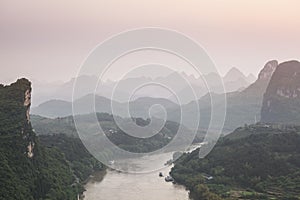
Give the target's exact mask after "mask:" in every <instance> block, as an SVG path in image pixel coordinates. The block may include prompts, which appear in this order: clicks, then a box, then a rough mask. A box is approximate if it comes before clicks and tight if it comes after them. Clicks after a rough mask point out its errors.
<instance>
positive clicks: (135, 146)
mask: <svg viewBox="0 0 300 200" xmlns="http://www.w3.org/2000/svg"><path fill="white" fill-rule="evenodd" d="M91 116H92V115H81V116H80V117H81V120H80V121H81V122H84V123H83V124H81V125H82V126H84V127H85V128H86V129H89V127H91V129H92V128H94V127H95V126H97V125H98V124H95V123H92V120H90V118H91ZM97 118H98V121H99V123H100V125H101V128H102V129H103V131H104V132H105V134H106V136H107V137H108V138H109V139H110V141H111V142H113V143H114V144H115V145H117V146H119V147H120V148H123V149H125V150H127V151H130V152H137V153H141V152H151V151H155V150H157V149H160V148H161V147H163V146H165V145H166V144H168V143H169V142H170V141H171V140H172V138H173V137H174V136H175V135H176V133H177V130H178V127H179V124H178V123H176V122H170V121H167V122H166V123H165V126H164V127H163V128H162V130H161V131H160V132H159V133H158V134H155V135H154V136H152V137H149V138H137V137H132V136H130V135H128V134H126V133H125V132H124V131H122V130H121V129H120V128H118V126H117V124H116V122H115V120H114V117H113V116H112V115H110V114H107V113H97ZM129 120H130V121H131V122H132V120H134V122H135V123H136V124H137V125H139V126H145V125H147V124H149V122H150V120H144V119H141V118H134V119H122V118H120V121H122V123H123V124H125V125H126V123H127V122H128V121H129ZM31 121H32V124H33V127H34V129H35V131H36V133H37V134H38V135H40V136H41V135H45V134H46V135H57V134H64V135H68V136H72V137H78V135H77V132H76V128H75V125H74V120H73V117H72V116H70V117H65V118H56V119H48V118H43V117H40V116H32V119H31ZM189 132H190V131H189V130H188V129H186V134H189ZM182 140H185V138H182Z"/></svg>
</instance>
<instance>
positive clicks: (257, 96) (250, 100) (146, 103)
mask: <svg viewBox="0 0 300 200" xmlns="http://www.w3.org/2000/svg"><path fill="white" fill-rule="evenodd" d="M277 65H278V62H277V61H275V60H273V61H269V62H268V63H266V65H265V66H264V67H263V69H262V70H261V72H260V73H259V76H258V78H257V80H256V81H255V82H254V83H252V84H251V85H249V86H248V87H247V88H245V89H241V91H234V92H229V93H227V94H226V96H227V110H226V115H227V116H226V119H225V126H224V132H230V131H232V130H234V129H235V128H236V127H238V126H240V125H243V124H245V123H248V124H251V123H256V122H257V121H259V120H260V111H261V106H262V100H263V94H264V92H265V90H266V88H267V86H268V83H269V81H270V79H271V76H272V74H273V72H274V70H275V69H276V67H277ZM178 76H180V75H179V74H177V73H173V74H170V75H168V76H167V78H166V79H163V78H161V77H159V78H156V79H157V80H159V81H160V82H163V81H170V80H172V79H174V80H177V78H178ZM215 76H216V74H209V75H207V76H206V78H207V82H211V83H212V84H213V81H214V80H215ZM234 77H235V78H234ZM185 78H187V79H189V80H190V82H191V83H194V86H195V85H196V84H195V83H196V82H197V79H196V78H195V77H194V76H186V77H185ZM225 78H226V79H227V80H232V81H231V83H234V82H235V81H236V82H241V81H240V80H245V79H246V78H247V77H246V76H242V73H241V72H239V71H238V70H237V69H232V70H230V72H228V74H227V75H226V76H225ZM225 78H224V79H225ZM160 79H162V80H160ZM136 80H138V81H139V83H142V81H143V80H145V78H130V79H128V80H127V79H126V80H124V83H122V84H121V87H127V85H126V84H125V82H126V81H128V83H129V85H130V84H131V85H132V84H134V83H135V81H136ZM170 82H171V83H173V84H174V85H175V86H176V82H175V81H170ZM177 82H178V81H177ZM242 82H243V83H245V82H244V81H242ZM227 83H229V82H227ZM111 84H113V83H111ZM124 85H125V86H124ZM233 85H235V87H236V88H239V87H237V85H238V84H233ZM111 87H112V86H111ZM178 87H179V88H180V85H179V86H178ZM195 87H198V88H200V87H201V86H195ZM195 89H197V88H195ZM215 90H217V89H216V88H215ZM198 91H203V90H200V89H198ZM182 92H183V94H182V95H181V97H182V96H183V97H184V96H185V95H184V93H185V94H186V96H188V95H187V94H190V93H188V92H189V91H187V90H184V89H183V90H182ZM201 95H202V94H201ZM223 95H224V94H217V93H214V92H211V93H207V94H206V95H204V96H203V97H201V98H199V100H198V103H199V106H200V111H201V112H200V114H201V120H200V126H199V127H200V129H204V130H205V129H207V127H208V125H209V122H210V117H211V108H212V107H211V106H212V105H211V96H213V97H214V100H215V104H214V108H213V109H215V110H216V111H217V112H216V115H215V120H222V119H221V117H222V114H221V111H220V112H218V110H220V109H221V106H222V105H223V103H224V102H222V98H223ZM170 99H172V98H170ZM74 102H75V104H76V105H78V108H79V109H78V110H77V111H78V113H77V114H88V113H91V112H94V107H93V95H86V96H85V97H82V98H79V99H77V100H75V101H74ZM111 103H113V106H114V114H115V115H119V116H123V117H124V116H126V117H128V116H127V115H126V113H127V107H128V103H122V102H119V101H111V100H110V99H108V98H105V97H101V96H96V101H95V108H96V111H97V112H107V113H112V111H111ZM155 104H160V105H163V107H165V108H166V111H167V116H168V120H171V121H175V122H180V107H179V106H178V104H175V103H173V102H172V101H170V100H167V99H164V98H152V97H140V98H137V99H136V100H134V99H133V100H132V101H130V103H129V105H130V107H129V109H130V114H131V115H132V116H133V117H142V118H144V119H146V118H149V117H150V116H149V109H150V107H151V106H153V105H155ZM61 105H65V107H64V108H63V107H62V106H61ZM195 105H196V101H192V102H189V103H187V104H184V105H182V107H183V109H184V110H187V111H188V112H189V113H190V114H189V115H187V117H189V116H190V117H193V116H195V114H196V113H195V112H196V110H195V109H194V108H195ZM55 108H59V109H55ZM32 113H33V114H37V115H41V116H45V117H52V118H53V117H65V116H68V115H72V110H71V102H66V101H58V100H55V101H49V102H46V103H44V104H41V105H40V106H38V107H35V108H33V109H32ZM151 114H153V115H154V116H156V117H158V118H163V116H164V113H163V112H161V111H159V110H153V111H152V113H151ZM189 121H190V122H191V123H192V121H193V120H192V119H191V120H188V119H187V120H185V123H184V125H185V126H187V127H190V126H191V124H190V123H189ZM215 128H216V127H215Z"/></svg>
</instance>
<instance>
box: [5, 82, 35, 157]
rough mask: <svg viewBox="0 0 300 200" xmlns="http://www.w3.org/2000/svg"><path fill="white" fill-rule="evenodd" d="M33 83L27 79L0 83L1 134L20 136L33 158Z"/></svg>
mask: <svg viewBox="0 0 300 200" xmlns="http://www.w3.org/2000/svg"><path fill="white" fill-rule="evenodd" d="M30 105H31V83H30V82H29V81H28V80H27V79H19V80H17V82H15V83H13V84H11V85H8V86H3V85H0V135H6V136H10V137H14V136H20V137H22V138H23V141H24V145H25V146H24V151H25V153H26V154H27V156H28V157H30V158H32V157H33V155H34V153H33V151H34V145H35V134H34V133H33V131H32V127H31V124H30V115H29V112H30Z"/></svg>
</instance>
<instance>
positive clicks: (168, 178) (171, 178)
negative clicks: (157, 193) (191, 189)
mask: <svg viewBox="0 0 300 200" xmlns="http://www.w3.org/2000/svg"><path fill="white" fill-rule="evenodd" d="M165 181H166V182H174V178H173V177H172V176H167V177H166V178H165Z"/></svg>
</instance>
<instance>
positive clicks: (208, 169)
mask: <svg viewBox="0 0 300 200" xmlns="http://www.w3.org/2000/svg"><path fill="white" fill-rule="evenodd" d="M299 132H300V127H292V126H279V125H264V124H258V125H252V126H245V127H244V128H239V129H237V130H236V131H235V132H233V133H232V134H230V135H228V136H226V137H224V138H222V139H221V140H220V141H219V142H218V143H217V145H216V146H215V148H214V149H213V150H212V151H211V152H210V154H209V155H208V156H207V157H206V158H204V159H199V157H198V155H199V150H196V151H194V152H192V153H189V154H185V155H184V156H182V157H181V158H180V159H179V160H178V161H177V162H176V164H175V167H174V168H173V169H172V172H171V174H172V176H173V177H174V178H175V180H176V181H177V182H178V183H180V184H183V185H185V186H187V188H188V189H190V190H191V196H192V197H193V198H194V199H195V200H197V199H199V200H200V199H205V198H203V196H201V195H202V194H201V193H202V192H201V191H205V193H208V192H209V191H210V192H212V193H215V194H217V195H219V196H220V197H222V198H224V199H282V200H284V199H300V162H299V160H300V148H299V146H300V135H299ZM209 176H212V177H213V179H208V177H209ZM206 187H207V188H206ZM199 191H200V192H199ZM215 198H217V197H215V196H211V197H207V198H206V199H215Z"/></svg>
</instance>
